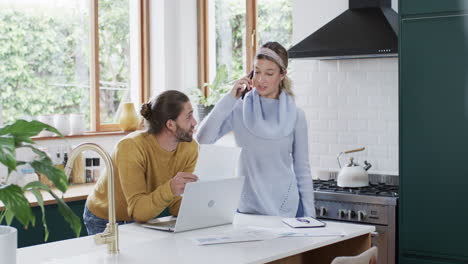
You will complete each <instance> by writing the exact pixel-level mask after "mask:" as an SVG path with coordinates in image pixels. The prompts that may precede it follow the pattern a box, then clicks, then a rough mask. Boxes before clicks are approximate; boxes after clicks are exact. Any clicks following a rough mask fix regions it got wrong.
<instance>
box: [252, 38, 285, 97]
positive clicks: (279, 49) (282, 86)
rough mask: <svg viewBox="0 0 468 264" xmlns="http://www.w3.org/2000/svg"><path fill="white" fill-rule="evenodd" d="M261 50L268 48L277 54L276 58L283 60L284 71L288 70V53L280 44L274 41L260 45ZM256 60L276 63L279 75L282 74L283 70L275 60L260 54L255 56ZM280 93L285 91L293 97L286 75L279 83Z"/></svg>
mask: <svg viewBox="0 0 468 264" xmlns="http://www.w3.org/2000/svg"><path fill="white" fill-rule="evenodd" d="M262 48H269V49H271V50H273V51H274V52H276V54H278V56H280V58H281V59H282V60H283V63H284V67H285V68H286V69H287V68H288V58H289V56H288V51H287V50H286V49H285V48H284V47H283V46H282V45H281V44H279V43H278V42H275V41H272V42H267V43H265V44H263V45H262ZM256 59H257V60H258V59H267V60H269V61H272V62H274V63H276V65H278V67H279V68H280V73H283V72H284V70H283V69H282V68H281V66H280V65H279V64H278V63H277V62H276V61H275V60H273V59H272V58H270V57H268V56H265V55H262V54H257V56H256ZM280 91H285V92H286V93H288V94H289V95H291V96H294V93H293V91H292V84H291V79H289V77H288V76H287V75H286V76H284V79H283V80H282V81H281V82H280Z"/></svg>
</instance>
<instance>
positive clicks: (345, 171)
mask: <svg viewBox="0 0 468 264" xmlns="http://www.w3.org/2000/svg"><path fill="white" fill-rule="evenodd" d="M364 149H365V148H359V149H352V150H347V151H344V152H341V153H340V154H338V157H337V160H338V165H339V166H340V168H341V170H340V173H338V179H337V185H338V186H339V187H351V188H353V187H365V186H368V185H369V174H368V173H367V170H369V169H370V168H371V167H372V165H371V164H370V163H368V162H367V161H364V164H365V166H364V167H361V166H359V164H357V163H355V162H354V159H353V158H352V157H351V158H349V163H348V164H346V165H345V166H344V167H341V163H340V156H341V155H342V154H348V153H353V152H358V151H363V150H364Z"/></svg>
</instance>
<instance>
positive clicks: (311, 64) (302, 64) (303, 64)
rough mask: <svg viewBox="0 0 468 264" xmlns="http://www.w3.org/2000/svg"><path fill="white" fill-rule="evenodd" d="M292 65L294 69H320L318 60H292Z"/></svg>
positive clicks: (309, 70)
mask: <svg viewBox="0 0 468 264" xmlns="http://www.w3.org/2000/svg"><path fill="white" fill-rule="evenodd" d="M290 67H291V69H292V71H305V72H314V71H318V61H317V60H292V61H291V64H290Z"/></svg>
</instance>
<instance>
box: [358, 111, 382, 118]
mask: <svg viewBox="0 0 468 264" xmlns="http://www.w3.org/2000/svg"><path fill="white" fill-rule="evenodd" d="M358 119H362V120H377V119H379V112H377V111H372V110H368V109H365V110H363V111H361V112H359V113H358Z"/></svg>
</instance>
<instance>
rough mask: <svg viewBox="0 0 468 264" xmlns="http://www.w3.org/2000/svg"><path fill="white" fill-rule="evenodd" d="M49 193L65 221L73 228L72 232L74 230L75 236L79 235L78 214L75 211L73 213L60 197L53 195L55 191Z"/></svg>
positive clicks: (79, 221)
mask: <svg viewBox="0 0 468 264" xmlns="http://www.w3.org/2000/svg"><path fill="white" fill-rule="evenodd" d="M49 193H50V194H51V195H52V196H53V197H54V198H55V200H56V201H57V205H58V208H59V212H60V214H62V215H63V218H64V219H65V221H67V222H68V223H69V224H70V228H71V229H72V230H73V232H75V235H76V237H79V236H80V233H81V220H80V218H78V216H76V215H75V213H73V211H72V210H71V209H70V207H68V205H67V204H66V203H65V202H64V201H63V200H62V199H60V198H59V197H58V196H57V195H55V193H53V192H52V191H49Z"/></svg>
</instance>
